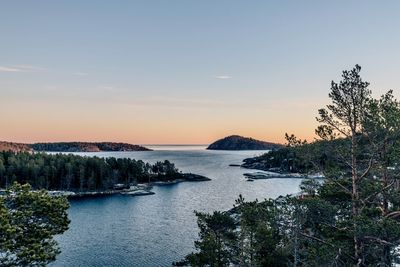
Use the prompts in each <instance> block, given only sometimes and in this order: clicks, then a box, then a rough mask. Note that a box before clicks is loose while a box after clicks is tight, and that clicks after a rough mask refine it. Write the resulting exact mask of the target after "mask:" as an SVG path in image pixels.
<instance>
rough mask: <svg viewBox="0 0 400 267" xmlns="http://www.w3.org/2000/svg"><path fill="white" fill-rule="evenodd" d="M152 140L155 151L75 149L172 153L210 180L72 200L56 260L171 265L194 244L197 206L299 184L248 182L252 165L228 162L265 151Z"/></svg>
mask: <svg viewBox="0 0 400 267" xmlns="http://www.w3.org/2000/svg"><path fill="white" fill-rule="evenodd" d="M149 147H151V146H149ZM151 148H153V149H155V151H145V152H104V153H103V152H102V153H77V154H81V155H89V156H94V155H96V156H101V157H111V156H112V157H118V158H120V157H129V158H134V159H141V160H143V161H145V162H150V163H154V162H156V161H159V160H165V159H168V160H170V161H172V162H174V163H175V164H176V166H177V167H178V168H179V169H180V170H182V171H184V172H193V173H197V174H201V175H205V176H207V177H209V178H211V179H212V181H209V182H198V183H180V184H176V185H169V186H158V187H155V188H154V190H153V191H154V192H155V193H156V194H155V195H150V196H137V197H130V196H118V195H116V196H109V197H101V198H92V199H83V200H73V201H71V208H70V209H69V217H70V219H71V224H70V229H69V230H68V231H67V232H65V233H64V234H63V235H61V236H58V237H57V240H58V241H59V244H60V247H61V250H62V253H61V254H60V255H59V256H58V259H57V261H56V262H55V263H53V264H51V266H85V267H86V266H171V263H172V262H173V261H178V260H180V259H182V258H183V257H184V256H185V255H186V254H188V253H190V252H191V251H193V249H194V247H193V241H194V240H196V238H197V233H198V229H197V224H196V217H195V215H194V214H193V211H194V210H197V211H206V212H212V211H214V210H227V209H230V208H232V207H233V204H234V203H235V199H237V197H238V195H239V194H242V195H243V196H244V198H245V199H247V200H254V199H259V200H263V199H265V198H275V197H278V196H279V195H286V194H290V193H295V192H297V191H298V186H299V183H300V180H298V179H270V180H256V181H254V182H247V181H246V180H245V179H244V177H243V173H245V172H249V170H245V169H241V168H238V167H229V166H228V165H229V164H240V163H241V162H242V160H243V159H244V158H247V157H252V156H256V155H259V154H261V153H263V151H208V150H205V147H199V146H153V147H151ZM264 152H265V151H264Z"/></svg>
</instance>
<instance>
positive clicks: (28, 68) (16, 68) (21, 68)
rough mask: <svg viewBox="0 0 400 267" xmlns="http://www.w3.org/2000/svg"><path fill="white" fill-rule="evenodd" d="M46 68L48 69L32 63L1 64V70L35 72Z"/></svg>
mask: <svg viewBox="0 0 400 267" xmlns="http://www.w3.org/2000/svg"><path fill="white" fill-rule="evenodd" d="M44 70H46V69H45V68H42V67H38V66H32V65H14V66H0V72H35V71H44Z"/></svg>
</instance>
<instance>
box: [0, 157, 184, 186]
mask: <svg viewBox="0 0 400 267" xmlns="http://www.w3.org/2000/svg"><path fill="white" fill-rule="evenodd" d="M181 176H182V174H181V173H180V172H179V171H178V170H177V169H176V168H175V165H174V164H173V163H171V162H169V161H167V160H166V161H164V162H157V163H155V164H154V165H150V164H148V163H144V162H143V161H141V160H138V161H137V160H134V159H128V158H118V159H117V158H113V157H110V158H99V157H82V156H77V155H72V154H68V155H66V154H53V155H51V154H45V153H33V154H31V153H26V152H21V153H13V152H0V187H3V188H4V187H7V186H8V185H10V184H12V183H13V182H14V181H17V182H19V183H29V184H31V185H32V187H33V188H36V189H40V188H44V189H49V190H69V191H96V190H107V189H112V188H113V186H114V185H115V184H117V183H121V184H125V185H126V186H128V185H129V184H131V183H143V182H149V181H166V180H174V179H177V178H181Z"/></svg>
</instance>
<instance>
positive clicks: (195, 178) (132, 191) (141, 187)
mask: <svg viewBox="0 0 400 267" xmlns="http://www.w3.org/2000/svg"><path fill="white" fill-rule="evenodd" d="M183 175H184V178H178V179H174V180H170V181H155V182H150V183H141V184H137V185H132V186H130V187H129V188H126V189H111V190H101V191H84V192H74V191H59V190H49V194H50V195H52V196H65V197H67V198H68V199H80V198H86V197H88V198H89V197H103V196H111V195H117V194H120V195H126V196H147V195H154V194H155V193H154V192H153V191H151V189H152V188H153V186H168V185H175V184H178V183H182V182H206V181H211V179H210V178H208V177H205V176H202V175H199V174H193V173H184V174H183Z"/></svg>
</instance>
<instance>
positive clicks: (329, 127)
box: [175, 66, 400, 267]
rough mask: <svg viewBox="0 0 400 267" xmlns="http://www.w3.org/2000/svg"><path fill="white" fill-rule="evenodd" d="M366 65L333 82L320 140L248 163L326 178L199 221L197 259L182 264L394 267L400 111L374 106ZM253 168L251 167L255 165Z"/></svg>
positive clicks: (399, 225)
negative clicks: (363, 70) (362, 72)
mask: <svg viewBox="0 0 400 267" xmlns="http://www.w3.org/2000/svg"><path fill="white" fill-rule="evenodd" d="M360 70H361V68H360V67H359V66H356V67H355V68H354V69H352V70H350V71H344V72H343V76H342V77H343V79H342V81H340V82H339V83H335V82H332V85H331V91H330V94H329V96H330V98H331V100H332V103H331V104H330V105H328V106H327V108H326V109H320V110H319V117H318V118H317V120H318V122H320V123H321V125H320V126H319V127H318V128H317V130H316V133H317V135H318V136H319V137H320V140H318V141H315V142H313V143H311V144H308V143H307V142H305V141H302V140H299V139H297V138H296V137H295V136H294V135H291V136H289V135H286V137H287V140H288V144H287V145H288V147H287V148H284V149H281V150H278V151H273V152H270V153H268V154H266V155H264V156H262V157H260V158H258V159H256V160H255V161H253V162H249V161H248V162H246V163H249V164H254V163H255V162H257V163H259V165H260V166H264V168H265V169H268V170H271V169H272V168H275V169H277V170H280V171H282V172H303V173H307V172H310V171H321V172H323V173H324V175H325V177H326V179H325V181H324V182H323V183H320V182H318V181H315V180H306V181H304V182H303V183H302V185H301V193H300V194H299V195H296V196H286V197H280V198H278V199H274V200H273V199H270V200H265V201H263V202H258V201H254V202H245V201H244V199H243V198H242V197H240V198H239V199H238V200H237V203H236V206H235V208H234V209H233V210H232V211H230V212H218V211H217V212H214V213H213V214H206V213H196V215H197V218H198V226H199V229H200V233H199V240H198V241H196V242H195V247H196V249H197V251H196V252H194V253H191V254H189V255H187V257H186V258H185V259H184V260H183V261H182V262H179V263H175V265H192V266H228V265H230V264H235V265H239V266H295V267H296V266H393V264H394V263H395V262H397V261H398V260H399V259H398V257H399V255H398V247H399V245H400V222H399V221H400V191H399V178H400V170H399V167H398V162H400V104H399V102H398V101H397V100H396V99H395V98H394V96H393V94H392V92H391V91H389V92H388V93H386V94H385V95H383V96H382V97H381V98H380V99H374V98H372V96H371V92H370V91H369V89H368V86H369V84H368V83H367V82H364V81H363V80H362V79H361V77H360ZM253 166H254V165H253Z"/></svg>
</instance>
